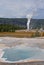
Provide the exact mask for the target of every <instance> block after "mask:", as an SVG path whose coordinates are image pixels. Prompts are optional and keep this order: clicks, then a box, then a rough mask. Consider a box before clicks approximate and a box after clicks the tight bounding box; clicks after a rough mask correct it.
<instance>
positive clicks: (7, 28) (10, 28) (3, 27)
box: [0, 24, 24, 32]
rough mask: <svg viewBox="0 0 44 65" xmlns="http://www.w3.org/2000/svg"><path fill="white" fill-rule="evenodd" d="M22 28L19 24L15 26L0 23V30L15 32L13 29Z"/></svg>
mask: <svg viewBox="0 0 44 65" xmlns="http://www.w3.org/2000/svg"><path fill="white" fill-rule="evenodd" d="M20 29H24V27H21V26H18V25H17V26H15V25H10V24H0V32H15V30H20Z"/></svg>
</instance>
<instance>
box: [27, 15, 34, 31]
mask: <svg viewBox="0 0 44 65" xmlns="http://www.w3.org/2000/svg"><path fill="white" fill-rule="evenodd" d="M32 16H33V14H31V15H27V18H28V22H27V30H29V24H30V20H31V18H32Z"/></svg>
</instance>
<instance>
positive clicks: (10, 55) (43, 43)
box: [0, 37, 44, 62]
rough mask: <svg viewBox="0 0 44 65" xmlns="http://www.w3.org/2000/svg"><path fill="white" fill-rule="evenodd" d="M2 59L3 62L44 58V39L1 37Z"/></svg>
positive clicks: (0, 49) (0, 50)
mask: <svg viewBox="0 0 44 65" xmlns="http://www.w3.org/2000/svg"><path fill="white" fill-rule="evenodd" d="M1 54H2V55H1ZM0 60H2V62H21V61H23V62H24V61H27V60H44V39H41V38H9V37H7V38H1V41H0Z"/></svg>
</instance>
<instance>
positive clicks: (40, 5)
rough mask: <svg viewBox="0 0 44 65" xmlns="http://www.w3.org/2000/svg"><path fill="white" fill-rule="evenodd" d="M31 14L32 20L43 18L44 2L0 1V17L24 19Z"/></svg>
mask: <svg viewBox="0 0 44 65" xmlns="http://www.w3.org/2000/svg"><path fill="white" fill-rule="evenodd" d="M32 13H34V14H33V18H44V0H0V17H4V18H5V17H6V18H25V17H27V15H31V14H32Z"/></svg>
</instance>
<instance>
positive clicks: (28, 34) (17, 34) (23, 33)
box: [0, 31, 44, 38]
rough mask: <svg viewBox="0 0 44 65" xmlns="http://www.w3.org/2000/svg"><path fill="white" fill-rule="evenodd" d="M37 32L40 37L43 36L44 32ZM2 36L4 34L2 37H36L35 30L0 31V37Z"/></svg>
mask: <svg viewBox="0 0 44 65" xmlns="http://www.w3.org/2000/svg"><path fill="white" fill-rule="evenodd" d="M37 34H39V35H40V37H41V36H44V32H39V33H37ZM2 36H4V37H5V36H10V37H20V38H22V37H27V38H29V37H36V32H33V31H27V32H26V31H19V32H17V31H16V32H0V37H2Z"/></svg>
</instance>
